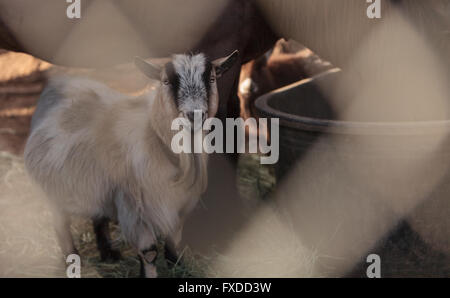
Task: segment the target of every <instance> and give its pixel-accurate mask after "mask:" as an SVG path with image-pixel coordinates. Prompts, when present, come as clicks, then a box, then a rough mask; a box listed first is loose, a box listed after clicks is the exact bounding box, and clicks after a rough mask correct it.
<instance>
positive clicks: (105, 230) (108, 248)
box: [92, 217, 121, 262]
mask: <svg viewBox="0 0 450 298" xmlns="http://www.w3.org/2000/svg"><path fill="white" fill-rule="evenodd" d="M92 221H93V226H94V232H95V237H96V240H97V248H98V250H99V252H100V259H101V260H102V261H103V262H104V261H118V260H119V259H120V258H121V255H120V251H119V250H116V249H113V248H112V245H111V235H110V231H109V219H108V218H106V217H101V218H94V219H93V220H92Z"/></svg>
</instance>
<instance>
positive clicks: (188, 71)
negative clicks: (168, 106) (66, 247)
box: [163, 54, 215, 121]
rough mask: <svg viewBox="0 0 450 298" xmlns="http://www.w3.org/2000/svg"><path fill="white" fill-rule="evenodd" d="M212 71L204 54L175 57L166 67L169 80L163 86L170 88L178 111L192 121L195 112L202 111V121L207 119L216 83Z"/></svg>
mask: <svg viewBox="0 0 450 298" xmlns="http://www.w3.org/2000/svg"><path fill="white" fill-rule="evenodd" d="M212 69H213V68H212V64H211V62H210V61H208V60H207V59H206V58H205V56H204V55H203V54H198V55H192V56H191V55H174V56H173V60H172V62H169V63H167V64H166V66H165V71H166V75H167V80H166V81H163V84H165V85H168V87H169V88H170V90H171V93H172V94H173V97H174V99H175V104H176V106H177V108H178V111H179V112H180V113H182V114H183V115H184V116H185V117H186V118H188V119H189V120H191V121H193V120H194V111H201V113H202V117H203V119H202V120H205V119H206V115H207V112H208V101H209V96H210V94H211V87H212V85H213V84H214V83H215V78H214V77H212Z"/></svg>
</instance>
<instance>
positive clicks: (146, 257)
mask: <svg viewBox="0 0 450 298" xmlns="http://www.w3.org/2000/svg"><path fill="white" fill-rule="evenodd" d="M157 256H158V249H157V247H156V245H154V244H153V245H151V246H150V247H149V248H148V249H143V250H140V251H139V261H140V264H141V271H140V275H141V277H158V273H157V272H156V266H155V261H156V257H157Z"/></svg>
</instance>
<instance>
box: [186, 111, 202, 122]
mask: <svg viewBox="0 0 450 298" xmlns="http://www.w3.org/2000/svg"><path fill="white" fill-rule="evenodd" d="M196 113H200V112H187V113H186V117H187V118H188V119H189V120H190V121H191V122H194V120H195V114H196ZM199 116H200V115H199ZM199 118H200V117H199ZM205 120H206V112H201V121H202V123H203V122H205Z"/></svg>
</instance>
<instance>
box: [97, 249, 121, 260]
mask: <svg viewBox="0 0 450 298" xmlns="http://www.w3.org/2000/svg"><path fill="white" fill-rule="evenodd" d="M100 259H101V261H102V262H117V261H119V260H120V259H122V254H121V253H120V251H119V250H117V249H107V250H104V251H102V252H100Z"/></svg>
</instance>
